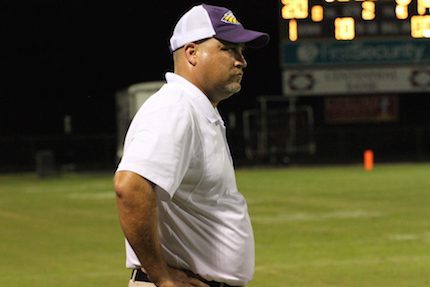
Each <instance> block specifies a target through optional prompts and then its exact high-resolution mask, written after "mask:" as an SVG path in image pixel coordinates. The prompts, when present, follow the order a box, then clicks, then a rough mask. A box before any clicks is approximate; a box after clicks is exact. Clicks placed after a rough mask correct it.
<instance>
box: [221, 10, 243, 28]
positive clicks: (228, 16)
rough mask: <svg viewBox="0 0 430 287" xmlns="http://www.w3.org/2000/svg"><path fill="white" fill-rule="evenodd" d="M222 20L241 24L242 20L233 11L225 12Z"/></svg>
mask: <svg viewBox="0 0 430 287" xmlns="http://www.w3.org/2000/svg"><path fill="white" fill-rule="evenodd" d="M221 21H222V22H224V23H228V24H234V25H240V22H239V21H237V19H236V17H235V16H234V15H233V12H231V11H228V12H227V13H225V14H224V16H223V17H222V19H221Z"/></svg>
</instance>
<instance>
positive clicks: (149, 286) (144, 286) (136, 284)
mask: <svg viewBox="0 0 430 287" xmlns="http://www.w3.org/2000/svg"><path fill="white" fill-rule="evenodd" d="M128 287H156V286H155V284H153V283H149V282H140V281H133V280H130V281H128Z"/></svg>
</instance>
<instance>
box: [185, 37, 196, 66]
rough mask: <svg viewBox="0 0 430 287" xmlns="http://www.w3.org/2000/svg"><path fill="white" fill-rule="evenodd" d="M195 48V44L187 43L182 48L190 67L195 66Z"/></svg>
mask: <svg viewBox="0 0 430 287" xmlns="http://www.w3.org/2000/svg"><path fill="white" fill-rule="evenodd" d="M197 47H198V45H197V44H196V43H188V44H185V46H184V53H185V58H186V59H187V62H188V63H189V64H190V65H192V66H195V65H196V64H197Z"/></svg>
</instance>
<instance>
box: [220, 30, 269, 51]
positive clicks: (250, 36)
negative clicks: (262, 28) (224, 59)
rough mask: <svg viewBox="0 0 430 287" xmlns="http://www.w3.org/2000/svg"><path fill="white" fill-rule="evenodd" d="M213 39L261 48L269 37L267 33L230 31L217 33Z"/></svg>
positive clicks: (267, 41)
mask: <svg viewBox="0 0 430 287" xmlns="http://www.w3.org/2000/svg"><path fill="white" fill-rule="evenodd" d="M214 37H215V38H217V39H220V40H224V41H227V42H231V43H237V44H241V43H243V44H245V45H246V46H247V47H251V48H262V47H264V46H266V45H267V44H268V43H269V40H270V36H269V34H267V33H262V32H257V31H253V30H247V29H240V30H239V29H232V30H225V31H222V32H220V33H217V34H216V35H215V36H214Z"/></svg>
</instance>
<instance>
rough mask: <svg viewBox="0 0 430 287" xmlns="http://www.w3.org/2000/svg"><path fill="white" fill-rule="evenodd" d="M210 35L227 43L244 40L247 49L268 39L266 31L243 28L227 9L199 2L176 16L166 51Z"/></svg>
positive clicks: (264, 43)
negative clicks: (176, 21)
mask: <svg viewBox="0 0 430 287" xmlns="http://www.w3.org/2000/svg"><path fill="white" fill-rule="evenodd" d="M212 37H214V38H216V39H219V40H223V41H227V42H231V43H244V44H246V46H248V47H251V48H261V47H263V46H265V45H266V44H267V43H268V42H269V39H270V37H269V35H268V34H267V33H262V32H258V31H253V30H248V29H245V28H244V27H243V26H242V24H240V22H239V21H238V20H237V19H236V17H235V16H234V15H233V13H232V12H231V11H230V10H229V9H227V8H224V7H219V6H212V5H206V4H201V5H198V6H194V7H193V8H191V9H190V10H189V11H188V12H187V13H185V14H184V15H183V16H182V17H181V19H179V21H178V23H177V24H176V26H175V29H174V30H173V35H172V37H171V38H170V51H172V52H173V51H175V50H177V49H179V48H181V47H182V46H184V45H185V44H187V43H191V42H195V41H199V40H203V39H207V38H212Z"/></svg>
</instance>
